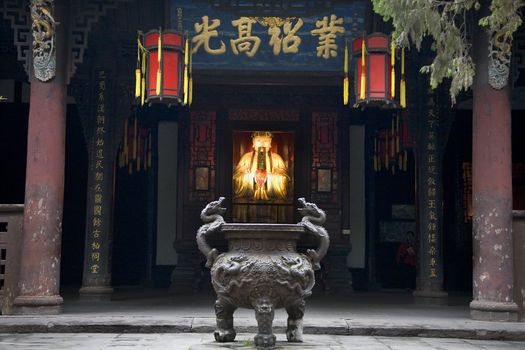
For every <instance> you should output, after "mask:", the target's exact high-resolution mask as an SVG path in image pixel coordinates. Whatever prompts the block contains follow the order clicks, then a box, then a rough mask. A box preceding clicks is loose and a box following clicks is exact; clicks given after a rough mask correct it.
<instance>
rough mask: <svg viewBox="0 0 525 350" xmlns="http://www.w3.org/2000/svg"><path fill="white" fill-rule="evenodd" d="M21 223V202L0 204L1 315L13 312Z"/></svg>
mask: <svg viewBox="0 0 525 350" xmlns="http://www.w3.org/2000/svg"><path fill="white" fill-rule="evenodd" d="M23 223H24V205H23V204H0V304H1V305H2V315H9V314H11V313H12V312H13V310H12V309H13V300H14V298H15V297H16V295H15V293H16V284H17V281H18V268H19V261H20V259H19V254H20V241H21V237H22V226H23Z"/></svg>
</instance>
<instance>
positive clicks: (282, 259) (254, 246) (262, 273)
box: [197, 197, 329, 348]
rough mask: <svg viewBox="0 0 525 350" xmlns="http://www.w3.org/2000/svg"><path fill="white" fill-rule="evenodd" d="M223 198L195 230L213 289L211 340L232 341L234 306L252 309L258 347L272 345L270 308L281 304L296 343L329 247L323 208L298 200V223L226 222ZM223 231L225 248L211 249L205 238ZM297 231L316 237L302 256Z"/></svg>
mask: <svg viewBox="0 0 525 350" xmlns="http://www.w3.org/2000/svg"><path fill="white" fill-rule="evenodd" d="M223 201H224V197H221V198H219V200H218V201H214V202H211V203H210V204H208V205H207V206H206V207H205V208H204V210H203V211H202V212H201V219H202V220H203V221H204V222H205V224H204V225H203V226H201V227H200V228H199V230H198V231H197V243H198V246H199V250H200V251H201V252H202V253H203V254H204V255H205V256H206V258H207V262H206V266H207V267H211V279H212V284H213V288H214V289H215V292H216V293H217V301H216V302H215V315H216V317H217V330H216V331H215V340H216V341H218V342H231V341H234V339H235V335H236V333H235V330H234V328H233V313H234V311H235V309H237V308H238V307H244V308H249V309H254V310H255V318H256V320H257V323H258V333H257V335H256V336H255V338H254V341H255V345H256V346H257V347H263V348H268V347H273V346H274V345H275V335H274V334H273V331H272V323H273V318H274V310H275V309H278V308H285V309H286V312H287V313H288V322H287V330H286V338H287V339H288V341H289V342H301V341H302V332H303V322H302V319H303V315H304V309H305V301H304V299H305V298H306V297H308V296H309V295H311V294H312V288H313V286H314V284H315V277H314V270H317V269H319V268H320V265H319V262H320V260H321V259H322V258H323V257H324V256H325V254H326V251H327V250H328V245H329V237H328V233H327V232H326V230H325V229H324V228H323V227H322V226H321V225H322V224H323V223H324V221H325V220H326V215H325V213H324V211H322V210H321V209H319V208H318V207H317V206H316V205H315V204H313V203H308V202H306V201H305V200H304V198H300V199H299V203H300V204H301V206H302V208H300V209H299V211H300V213H301V214H302V215H303V219H302V221H301V222H299V223H297V224H263V223H257V224H251V223H247V224H244V223H243V224H241V223H238V224H228V223H226V222H225V221H224V219H223V217H222V214H224V212H225V211H226V209H225V208H222V207H221V204H222V202H223ZM215 232H222V233H223V234H224V238H225V239H226V240H227V241H228V251H227V252H225V253H221V254H219V252H218V250H217V249H215V248H211V247H210V246H209V245H208V243H207V242H206V237H207V236H209V235H210V234H212V233H215ZM302 234H312V235H314V236H315V237H317V238H318V240H319V247H318V248H317V249H316V250H313V249H308V250H307V251H306V254H302V253H299V252H297V241H298V240H299V238H300V236H301V235H302Z"/></svg>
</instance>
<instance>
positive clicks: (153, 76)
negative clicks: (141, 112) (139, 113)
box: [135, 30, 189, 105]
mask: <svg viewBox="0 0 525 350" xmlns="http://www.w3.org/2000/svg"><path fill="white" fill-rule="evenodd" d="M141 39H142V40H141ZM142 43H143V44H142ZM187 47H188V39H187V37H184V36H183V35H182V34H181V33H179V32H176V31H173V30H165V31H162V30H152V31H149V32H147V33H146V34H145V35H143V38H141V35H139V40H138V48H139V49H138V62H137V71H136V79H137V83H136V89H135V96H136V97H137V98H138V97H140V98H141V104H144V102H146V103H164V104H169V105H171V104H185V103H184V102H185V101H187V99H188V97H187V95H188V89H189V84H188V54H189V53H188V49H187Z"/></svg>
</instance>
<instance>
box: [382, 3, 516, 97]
mask: <svg viewBox="0 0 525 350" xmlns="http://www.w3.org/2000/svg"><path fill="white" fill-rule="evenodd" d="M372 2H373V5H374V11H375V12H376V13H378V14H380V15H381V16H383V18H384V19H385V21H388V20H392V24H393V26H394V33H393V36H394V38H395V40H396V44H397V45H398V46H400V47H410V44H411V43H413V44H414V45H415V46H416V48H417V49H418V50H419V49H420V48H421V43H422V41H423V39H424V38H425V37H430V38H431V39H432V50H434V52H435V53H436V56H435V57H434V60H433V62H432V63H431V64H430V65H428V66H424V67H423V68H421V72H423V73H430V85H431V86H432V88H436V87H437V86H438V85H439V84H440V83H441V82H442V81H443V79H445V78H451V84H450V97H451V98H452V102H453V103H455V99H456V96H457V95H458V94H459V92H460V91H461V90H468V89H469V88H470V87H471V86H472V83H473V79H474V74H475V65H474V62H473V60H472V56H471V47H472V44H471V43H470V42H469V41H468V39H467V29H468V28H467V25H469V22H468V21H467V15H468V13H469V12H471V11H478V10H479V9H480V7H481V5H480V2H479V1H478V0H448V1H446V0H372ZM524 5H525V2H524V0H492V1H491V3H490V14H489V16H487V17H483V18H482V19H481V20H480V21H479V23H478V25H481V26H483V27H486V29H487V30H488V33H489V38H490V41H491V42H490V43H487V49H489V48H492V50H493V51H494V52H495V56H497V57H499V58H500V59H502V61H504V60H503V58H505V57H509V54H510V48H511V42H512V34H513V33H514V32H515V31H516V30H517V29H518V27H519V26H520V25H521V23H522V19H521V14H520V12H519V10H520V8H521V7H523V6H524ZM487 55H489V51H487Z"/></svg>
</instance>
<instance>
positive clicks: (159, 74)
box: [155, 29, 162, 98]
mask: <svg viewBox="0 0 525 350" xmlns="http://www.w3.org/2000/svg"><path fill="white" fill-rule="evenodd" d="M157 46H158V50H157V61H158V63H159V68H157V86H156V89H155V94H156V95H157V96H158V95H160V87H161V83H162V82H161V80H162V31H161V30H160V29H159V39H158V42H157ZM161 98H162V96H161Z"/></svg>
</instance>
